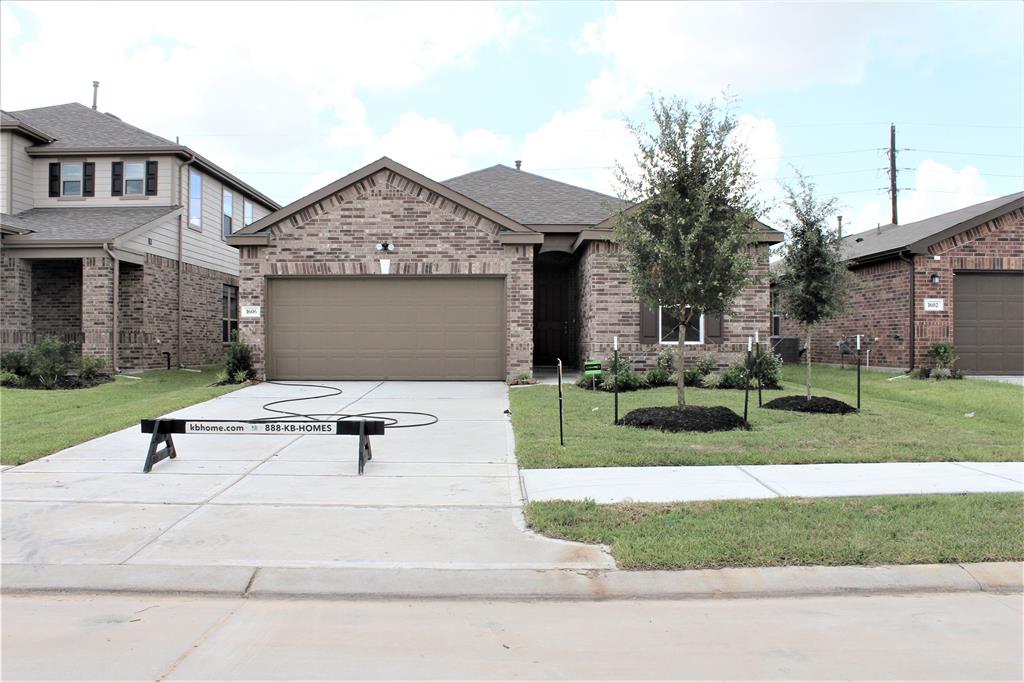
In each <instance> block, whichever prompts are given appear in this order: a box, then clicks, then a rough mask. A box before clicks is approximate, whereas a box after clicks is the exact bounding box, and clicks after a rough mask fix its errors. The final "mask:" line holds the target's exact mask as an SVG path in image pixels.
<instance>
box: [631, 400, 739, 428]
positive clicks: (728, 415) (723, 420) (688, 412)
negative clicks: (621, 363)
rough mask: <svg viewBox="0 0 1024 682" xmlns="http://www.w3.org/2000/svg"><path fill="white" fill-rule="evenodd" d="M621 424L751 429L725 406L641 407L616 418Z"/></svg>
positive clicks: (645, 426)
mask: <svg viewBox="0 0 1024 682" xmlns="http://www.w3.org/2000/svg"><path fill="white" fill-rule="evenodd" d="M619 424H620V425H622V426H632V427H634V428H638V429H656V430H658V431H671V432H673V433H676V432H679V431H732V430H733V429H746V430H748V431H749V430H750V425H749V424H747V422H745V421H743V417H741V416H739V415H738V414H736V413H735V412H733V411H732V410H730V409H729V408H728V407H697V406H693V405H688V406H686V407H641V408H640V409H637V410H633V411H632V412H629V413H628V414H626V416H624V417H623V418H622V419H620V420H619Z"/></svg>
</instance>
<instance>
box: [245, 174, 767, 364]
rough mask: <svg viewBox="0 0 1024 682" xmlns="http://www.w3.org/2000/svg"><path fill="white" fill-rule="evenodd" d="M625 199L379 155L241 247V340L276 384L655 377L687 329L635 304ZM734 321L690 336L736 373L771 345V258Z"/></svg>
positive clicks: (271, 220)
mask: <svg viewBox="0 0 1024 682" xmlns="http://www.w3.org/2000/svg"><path fill="white" fill-rule="evenodd" d="M619 205H620V203H619V201H618V200H616V199H615V198H613V197H609V196H606V195H603V194H599V193H597V192H593V191H590V190H586V189H583V188H580V187H574V186H572V185H568V184H565V183H561V182H556V181H554V180H549V179H547V178H543V177H540V176H537V175H534V174H531V173H527V172H525V171H521V170H517V169H512V168H508V167H505V166H500V165H499V166H494V167H491V168H486V169H483V170H480V171H477V172H475V173H470V174H468V175H463V176H460V177H457V178H453V179H451V180H448V181H446V182H444V183H438V182H435V181H433V180H431V179H429V178H426V177H424V176H423V175H421V174H419V173H417V172H415V171H413V170H411V169H409V168H406V167H405V166H402V165H401V164H398V163H396V162H394V161H392V160H391V159H388V158H382V159H380V160H378V161H376V162H374V163H372V164H370V165H368V166H366V167H364V168H362V169H360V170H358V171H356V172H354V173H352V174H350V175H348V176H345V177H343V178H341V179H340V180H338V181H336V182H334V183H331V184H330V185H328V186H326V187H324V188H322V189H320V190H318V191H316V192H314V193H312V194H310V195H309V196H307V197H304V198H302V199H299V200H298V201H295V202H294V203H292V204H289V205H288V206H285V207H284V208H282V209H280V210H278V211H276V212H274V213H272V214H270V215H268V216H266V217H265V218H263V219H262V220H259V221H257V222H255V223H253V224H252V225H250V226H248V227H246V228H244V229H243V230H240V231H239V232H238V233H236V234H234V235H232V236H231V237H229V238H228V243H229V244H232V245H235V246H237V247H239V249H240V251H241V259H242V265H241V304H242V306H243V313H242V318H241V320H240V329H241V334H242V337H243V338H244V339H245V340H246V341H247V342H248V343H250V344H251V345H252V346H253V349H254V355H255V357H256V360H257V362H258V364H259V366H260V368H261V371H263V372H264V373H265V375H266V376H267V377H268V378H271V379H341V378H345V379H355V378H374V379H381V378H391V379H505V378H509V377H514V376H515V375H517V374H519V373H527V374H528V373H530V372H531V371H532V369H533V368H534V367H535V366H551V365H554V364H555V363H556V361H557V359H559V358H560V359H562V360H563V362H564V363H565V364H566V365H567V366H569V367H578V366H579V363H580V361H581V360H583V359H590V358H600V359H603V358H605V357H607V356H608V355H610V353H611V350H612V343H613V338H614V337H615V336H618V337H619V341H620V348H621V350H622V352H623V353H624V354H625V355H627V356H629V357H632V358H635V359H636V360H638V361H640V363H641V364H642V365H645V366H649V365H650V364H651V363H653V361H654V358H655V357H656V355H657V353H658V352H659V351H660V350H662V349H663V348H665V347H667V346H673V345H676V344H677V342H678V337H679V329H678V323H677V322H675V321H674V320H673V318H672V317H671V315H670V314H668V313H667V312H666V311H663V313H662V315H661V316H659V314H658V312H656V311H652V310H649V309H646V308H645V307H644V306H642V305H641V304H640V302H639V301H638V300H637V299H636V298H635V297H634V296H633V295H632V293H631V290H630V286H629V282H628V278H627V274H626V272H625V268H624V265H623V259H622V256H621V253H620V251H619V247H618V246H617V245H616V244H614V243H613V242H612V241H611V216H612V215H613V214H614V213H615V212H616V210H617V207H618V206H619ZM758 226H759V242H758V243H757V244H752V245H751V251H752V253H753V254H754V256H755V262H756V264H755V266H754V269H753V272H752V274H753V275H754V277H753V280H754V281H753V283H752V284H751V285H750V286H749V287H748V288H747V289H746V290H745V291H744V292H743V294H742V295H741V296H740V297H739V298H738V300H737V301H736V303H735V305H734V311H733V314H731V315H728V316H726V317H724V318H723V319H720V320H719V319H700V320H697V321H695V322H694V323H693V324H692V325H691V328H690V329H688V330H687V331H686V333H685V340H686V343H687V344H688V345H689V347H691V348H692V354H693V356H699V355H703V354H706V353H714V354H715V355H716V356H717V357H718V359H719V361H720V362H727V361H729V360H731V359H733V358H735V357H738V355H739V354H740V353H741V352H742V351H744V350H745V349H746V339H747V336H749V335H752V334H753V333H754V332H755V330H756V331H759V332H760V333H761V334H762V335H765V336H767V334H768V330H769V304H768V282H767V269H768V245H769V244H772V243H777V242H779V241H781V239H782V235H781V233H779V232H777V231H775V230H772V229H770V228H768V227H766V226H763V225H760V224H758Z"/></svg>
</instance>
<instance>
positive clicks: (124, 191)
mask: <svg viewBox="0 0 1024 682" xmlns="http://www.w3.org/2000/svg"><path fill="white" fill-rule="evenodd" d="M121 164H122V166H121V168H122V171H121V196H122V198H123V197H144V196H146V160H145V159H143V160H142V161H137V160H133V161H125V160H124V159H121ZM128 166H142V175H140V176H138V177H136V178H129V176H128ZM129 180H135V181H138V182H141V183H142V184H141V185H140V190H139V191H138V192H129V191H128V181H129Z"/></svg>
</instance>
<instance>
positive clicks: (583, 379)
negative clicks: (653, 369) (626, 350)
mask: <svg viewBox="0 0 1024 682" xmlns="http://www.w3.org/2000/svg"><path fill="white" fill-rule="evenodd" d="M613 367H614V364H613V363H612V358H607V359H606V360H605V361H604V362H602V363H601V368H602V370H604V371H603V373H602V374H601V376H599V377H592V376H587V375H585V374H581V375H580V378H579V379H577V380H576V385H577V386H579V387H580V388H586V389H588V390H590V389H594V390H598V391H609V392H611V391H614V390H615V373H614V372H613V371H612V368H613ZM618 386H619V391H620V392H622V393H625V392H628V391H636V390H638V389H641V388H647V387H648V384H647V379H646V377H644V376H642V375H640V374H638V373H636V372H634V371H633V360H632V359H631V358H627V357H625V356H622V355H620V356H619V372H618Z"/></svg>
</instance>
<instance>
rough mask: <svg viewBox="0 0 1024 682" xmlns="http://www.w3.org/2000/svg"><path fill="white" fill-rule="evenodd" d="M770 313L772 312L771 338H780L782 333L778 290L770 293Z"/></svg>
mask: <svg viewBox="0 0 1024 682" xmlns="http://www.w3.org/2000/svg"><path fill="white" fill-rule="evenodd" d="M771 311H772V336H781V332H782V316H781V313H780V311H779V291H778V289H772V293H771Z"/></svg>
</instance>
